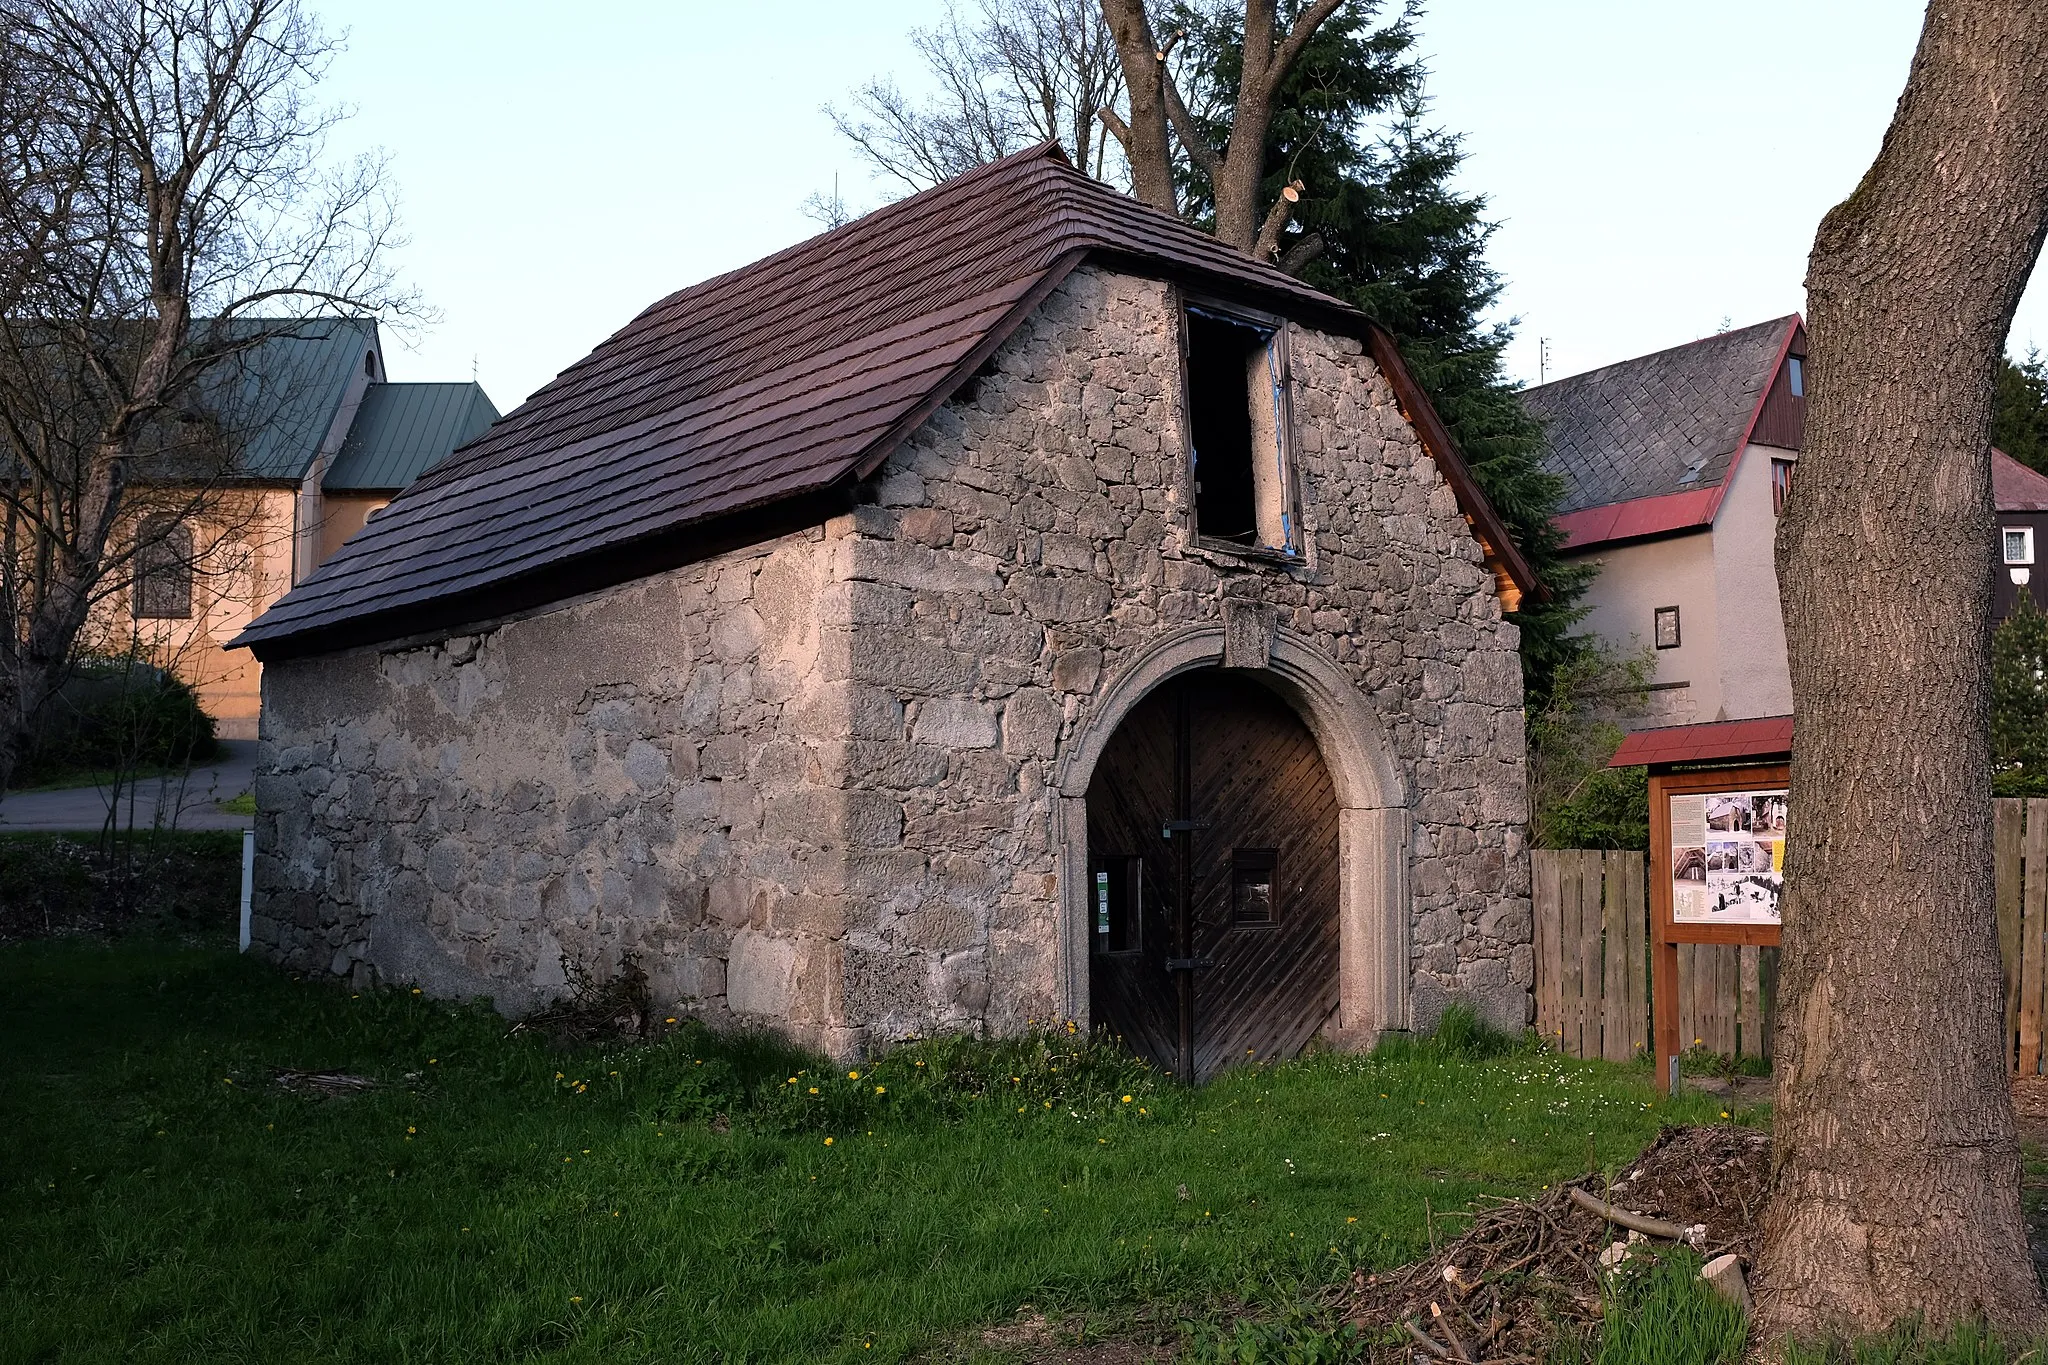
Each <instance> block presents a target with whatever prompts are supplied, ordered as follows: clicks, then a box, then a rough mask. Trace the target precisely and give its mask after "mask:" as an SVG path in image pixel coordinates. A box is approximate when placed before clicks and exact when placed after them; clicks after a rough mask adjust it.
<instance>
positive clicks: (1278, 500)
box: [1187, 305, 1300, 554]
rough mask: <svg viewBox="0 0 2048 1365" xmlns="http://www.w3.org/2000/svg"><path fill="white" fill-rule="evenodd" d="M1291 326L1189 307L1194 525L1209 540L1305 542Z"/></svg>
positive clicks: (1283, 547)
mask: <svg viewBox="0 0 2048 1365" xmlns="http://www.w3.org/2000/svg"><path fill="white" fill-rule="evenodd" d="M1282 336H1283V333H1282V332H1281V331H1280V329H1279V327H1278V326H1277V325H1273V324H1268V323H1261V322H1254V321H1252V320H1251V319H1249V318H1244V317H1238V316H1234V315H1232V314H1228V313H1223V312H1218V311H1216V310H1214V309H1211V308H1206V307H1196V306H1193V305H1190V306H1189V307H1188V309H1187V377H1188V378H1187V383H1188V390H1187V412H1188V428H1189V437H1190V441H1191V443H1192V445H1193V451H1192V455H1191V458H1192V460H1193V462H1194V481H1195V533H1196V534H1197V535H1198V536H1200V537H1201V538H1202V539H1204V540H1209V541H1217V542H1222V543H1226V544H1229V545H1235V546H1243V547H1245V548H1247V549H1268V550H1278V551H1280V552H1282V553H1284V554H1295V553H1298V552H1299V548H1300V537H1299V529H1300V528H1299V521H1300V518H1299V517H1298V516H1297V515H1296V513H1295V498H1294V489H1293V479H1292V477H1291V476H1290V473H1289V470H1288V449H1287V446H1288V441H1287V436H1288V432H1287V373H1286V353H1285V347H1284V346H1283V345H1282Z"/></svg>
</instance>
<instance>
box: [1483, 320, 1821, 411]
mask: <svg viewBox="0 0 2048 1365" xmlns="http://www.w3.org/2000/svg"><path fill="white" fill-rule="evenodd" d="M1799 320H1800V315H1799V314H1797V313H1787V314H1785V315H1784V316H1783V317H1776V318H1768V319H1766V320H1765V321H1763V322H1752V323H1750V324H1749V325H1748V326H1746V327H1731V328H1729V329H1728V330H1727V331H1725V332H1715V333H1713V334H1712V335H1709V336H1703V337H1694V338H1693V339H1692V340H1691V341H1684V342H1680V343H1679V344H1678V345H1676V346H1666V347H1664V348H1662V349H1661V350H1656V351H1644V352H1643V353H1642V354H1641V355H1632V356H1629V357H1628V358H1627V359H1625V360H1615V361H1610V362H1609V363H1607V364H1605V365H1599V366H1596V367H1594V368H1593V369H1590V370H1581V371H1579V372H1578V373H1577V374H1568V375H1565V376H1564V377H1563V378H1561V379H1553V380H1551V381H1550V382H1549V383H1547V384H1532V385H1530V386H1529V387H1528V388H1526V389H1523V390H1522V396H1523V397H1525V398H1526V397H1529V396H1530V395H1532V394H1539V393H1545V392H1552V391H1555V390H1556V389H1557V387H1558V386H1559V385H1561V384H1576V383H1578V382H1579V381H1580V380H1583V379H1591V378H1592V377H1593V376H1595V375H1599V374H1605V373H1607V372H1608V371H1609V370H1619V369H1624V368H1626V367H1628V366H1630V365H1640V364H1644V363H1645V362H1648V361H1651V360H1656V359H1659V358H1660V357H1663V356H1668V355H1673V354H1675V353H1677V352H1679V351H1687V350H1691V349H1692V348H1693V347H1695V346H1709V345H1713V344H1715V343H1717V342H1718V343H1722V344H1725V343H1727V342H1729V341H1731V340H1733V339H1735V338H1736V337H1740V336H1743V335H1745V334H1747V333H1750V332H1757V331H1761V330H1763V329H1764V328H1767V327H1777V326H1780V325H1782V324H1784V323H1796V322H1798V321H1799Z"/></svg>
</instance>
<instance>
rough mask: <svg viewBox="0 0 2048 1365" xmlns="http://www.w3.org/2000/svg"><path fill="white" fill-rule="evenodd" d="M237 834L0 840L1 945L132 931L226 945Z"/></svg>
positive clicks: (237, 891)
mask: <svg viewBox="0 0 2048 1365" xmlns="http://www.w3.org/2000/svg"><path fill="white" fill-rule="evenodd" d="M241 892H242V836H241V835H240V834H238V833H235V832H233V831H220V832H189V831H171V830H158V831H152V832H150V833H147V834H144V835H140V836H137V837H134V838H125V839H116V840H114V841H113V843H112V846H111V847H106V846H102V844H101V843H100V841H99V840H97V839H95V838H92V837H90V836H79V835H71V834H4V835H0V942H5V941H8V940H11V939H24V938H42V937H47V936H50V935H53V934H75V933H109V932H118V931H123V930H127V929H131V928H144V929H151V930H169V931H173V932H181V933H202V934H207V935H210V936H212V937H213V938H214V941H215V942H227V941H228V940H229V939H230V938H231V937H232V936H233V935H234V933H235V922H236V918H237V915H238V913H239V911H240V907H241V899H242V896H241Z"/></svg>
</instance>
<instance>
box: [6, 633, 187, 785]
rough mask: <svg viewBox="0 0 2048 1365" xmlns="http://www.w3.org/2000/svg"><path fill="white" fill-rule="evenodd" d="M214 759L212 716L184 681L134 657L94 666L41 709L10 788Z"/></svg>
mask: <svg viewBox="0 0 2048 1365" xmlns="http://www.w3.org/2000/svg"><path fill="white" fill-rule="evenodd" d="M219 752H220V741H219V740H218V739H217V738H216V737H215V735H214V730H213V717H211V716H209V715H207V714H206V712H205V711H203V710H202V709H200V706H199V698H198V697H197V696H196V695H194V693H193V691H192V689H191V688H190V687H189V686H187V685H186V684H185V683H184V682H182V681H180V680H179V679H178V678H176V677H174V676H172V675H171V674H170V673H168V672H165V671H164V670H163V669H160V668H157V667H155V666H154V665H151V664H147V663H144V662H142V661H141V660H139V659H136V658H133V657H129V658H118V659H98V660H91V661H87V662H84V663H81V664H80V665H79V666H78V667H77V669H76V671H74V672H73V674H72V676H71V678H70V679H69V680H68V681H67V682H66V683H65V684H64V687H63V688H62V690H60V691H59V692H58V693H57V695H56V696H55V697H53V698H51V700H50V702H49V704H48V705H46V706H45V707H44V708H43V712H42V714H41V715H40V716H39V717H38V718H37V722H36V727H35V732H34V734H33V736H32V737H31V739H30V742H29V749H28V752H27V753H26V754H25V755H24V756H23V759H22V763H21V766H20V768H18V769H17V770H16V772H15V775H14V785H15V786H16V787H18V788H19V787H32V786H37V785H40V784H42V783H46V782H52V781H56V780H60V779H62V778H65V777H68V776H73V775H77V774H84V773H93V774H98V773H115V772H119V773H129V774H132V773H134V772H136V771H137V770H139V769H161V768H182V767H184V766H186V765H187V764H190V763H203V762H205V761H206V760H208V759H211V758H213V757H215V756H216V755H217V754H218V753H219Z"/></svg>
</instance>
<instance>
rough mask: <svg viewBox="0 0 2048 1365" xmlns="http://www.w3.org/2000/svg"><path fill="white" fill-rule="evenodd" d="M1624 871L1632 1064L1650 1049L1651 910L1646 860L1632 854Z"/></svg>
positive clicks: (1628, 856)
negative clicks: (1638, 1055)
mask: <svg viewBox="0 0 2048 1365" xmlns="http://www.w3.org/2000/svg"><path fill="white" fill-rule="evenodd" d="M1625 856H1626V858H1627V859H1628V861H1627V862H1626V863H1625V864H1624V865H1623V867H1622V892H1623V896H1622V916H1623V918H1624V920H1625V921H1626V932H1625V935H1624V941H1625V942H1626V944H1627V948H1626V951H1627V953H1628V961H1627V990H1628V1010H1627V1014H1628V1031H1627V1033H1626V1035H1625V1036H1626V1039H1627V1043H1628V1055H1629V1058H1630V1059H1631V1060H1633V1059H1634V1058H1635V1057H1636V1056H1637V1054H1639V1053H1643V1052H1645V1051H1646V1050H1647V1049H1648V1048H1649V1046H1650V1041H1649V1040H1650V981H1649V972H1650V907H1649V903H1648V901H1647V900H1646V899H1645V892H1646V891H1647V889H1648V885H1649V884H1648V881H1647V880H1646V871H1647V869H1646V868H1645V866H1644V864H1645V861H1646V859H1645V857H1644V855H1643V854H1642V853H1639V852H1632V853H1628V854H1626V855H1625Z"/></svg>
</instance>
